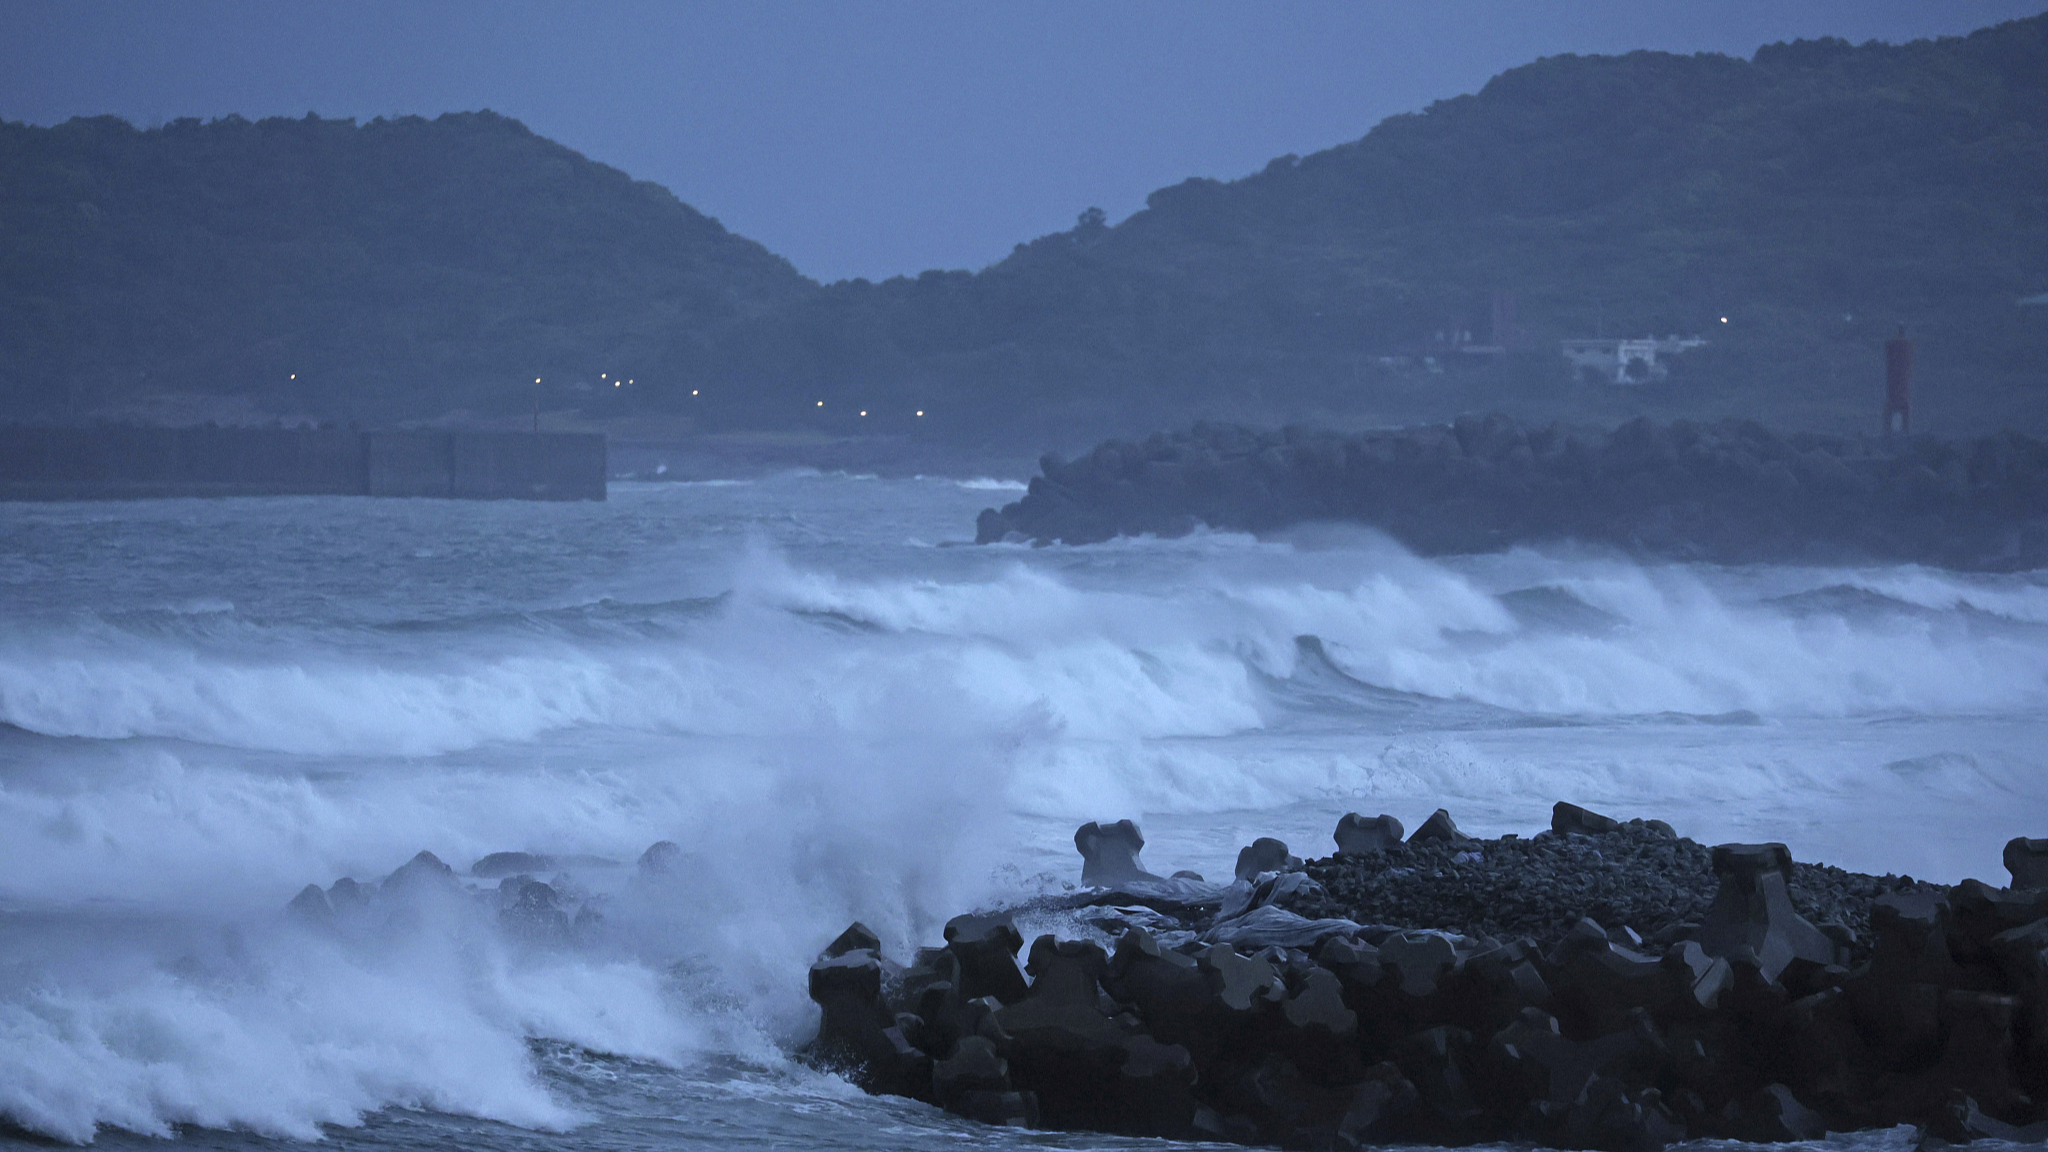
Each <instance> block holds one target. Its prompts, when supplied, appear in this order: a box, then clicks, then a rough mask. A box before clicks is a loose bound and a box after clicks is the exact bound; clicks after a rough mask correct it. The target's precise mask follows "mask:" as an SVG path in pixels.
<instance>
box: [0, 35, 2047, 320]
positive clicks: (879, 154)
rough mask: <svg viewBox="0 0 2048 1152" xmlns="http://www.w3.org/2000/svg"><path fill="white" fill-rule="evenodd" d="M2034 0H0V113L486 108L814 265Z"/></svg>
mask: <svg viewBox="0 0 2048 1152" xmlns="http://www.w3.org/2000/svg"><path fill="white" fill-rule="evenodd" d="M2044 7H2048V0H1770V2H1766V0H1733V2H1720V3H1715V2H1711V0H1690V2H1671V0H1583V2H1578V3H1522V2H1514V3H1510V2H1506V0H1427V2H1403V3H1393V2H1386V0H1380V2H1373V0H1349V2H1329V0H1293V2H1289V3H1284V4H1281V3H1215V2H1209V0H1123V2H1118V3H1074V2H1069V0H1032V2H1030V3H1007V4H992V3H965V2H939V0H868V2H862V3H846V4H827V3H823V2H819V0H745V2H733V3H717V4H709V3H705V4H681V3H656V2H652V0H616V2H612V3H587V4H577V5H570V4H553V3H550V4H543V3H533V2H527V0H491V2H488V3H472V2H468V0H462V2H445V0H410V2H402V3H394V2H387V0H352V2H349V3H340V2H335V0H328V2H297V0H178V2H176V3H173V2H169V0H0V21H4V22H5V24H6V25H8V26H9V31H8V33H7V34H6V35H4V36H0V118H5V119H9V120H27V121H30V122H32V123H38V124H49V123H54V122H56V121H59V120H62V119H65V118H67V117H69V116H73V115H90V114H96V113H107V112H111V113H114V114H117V115H120V116H125V117H127V118H129V119H131V120H134V121H136V122H137V123H139V124H145V125H147V124H150V123H154V122H159V121H162V120H166V119H170V118H173V117H177V116H201V117H213V116H219V115H225V114H227V113H230V112H237V113H240V114H242V115H244V116H248V117H251V118H252V119H253V118H258V117H262V116H268V115H294V116H296V115H303V114H304V113H306V112H308V111H314V112H318V113H320V114H321V115H323V116H355V117H358V118H360V119H368V118H370V117H373V116H379V115H393V114H400V113H419V114H423V115H429V116H431V115H435V114H438V113H441V112H445V111H451V110H462V109H474V108H485V107H488V108H493V109H496V110H497V111H499V112H503V113H505V114H507V115H510V116H516V117H518V118H519V119H520V120H523V121H525V122H526V124H527V125H529V126H530V127H532V128H533V129H534V130H535V131H536V132H539V133H541V134H542V135H545V136H548V137H551V138H553V139H556V140H559V141H561V142H562V143H564V144H566V145H568V146H570V147H572V148H575V149H577V150H578V151H581V152H583V153H584V154H585V155H588V156H590V157H592V158H593V159H597V160H601V161H604V162H605V163H608V164H612V165H615V166H617V167H619V168H622V169H624V170H625V171H627V172H629V173H631V174H633V175H634V176H637V177H641V178H644V179H649V180H654V181H657V182H659V183H661V184H664V185H667V186H668V187H669V188H671V189H673V190H674V191H675V193H676V194H677V195H678V196H680V197H682V198H683V199H684V200H686V201H688V202H689V203H691V204H693V205H695V206H696V207H698V208H699V209H701V210H703V211H705V212H707V213H709V214H711V215H713V216H716V217H718V218H719V219H720V220H722V221H723V222H724V223H725V225H726V226H727V227H728V228H731V229H733V230H734V231H736V232H739V233H741V234H743V235H746V236H750V237H753V238H754V239H756V240H759V241H761V242H762V243H764V244H766V245H767V246H768V247H769V248H771V249H773V250H775V251H776V252H779V253H781V254H782V255H784V256H787V257H789V258H790V260H792V261H793V262H794V263H795V264H796V266H797V267H798V268H799V269H801V270H802V271H803V272H805V273H806V274H808V275H811V276H815V277H819V278H821V279H826V280H831V279H838V278H841V277H849V276H867V277H870V278H880V277H884V276H889V275H893V274H896V273H906V272H908V273H914V272H916V271H919V270H921V269H924V268H930V267H949V268H958V267H966V268H978V267H981V266H983V265H985V264H988V263H990V262H991V261H994V260H997V259H1000V258H1001V257H1002V256H1003V255H1004V254H1006V253H1007V252H1008V251H1009V249H1010V246H1011V245H1012V244H1014V243H1016V242H1018V241H1022V240H1027V239H1030V238H1031V237H1034V236H1038V235H1042V234H1044V233H1046V232H1051V231H1056V230H1059V229H1063V228H1066V227H1068V226H1070V225H1071V224H1072V222H1073V219H1074V216H1075V215H1076V214H1077V213H1078V212H1080V211H1081V210H1082V209H1083V208H1086V207H1088V206H1090V205H1099V206H1100V207H1102V208H1103V209H1105V210H1107V211H1108V212H1109V214H1110V217H1111V219H1112V220H1115V219H1120V218H1122V217H1123V216H1125V215H1128V214H1129V213H1130V212H1132V211H1135V210H1136V209H1138V208H1139V207H1142V206H1143V204H1144V198H1145V194H1146V193H1147V192H1150V191H1151V190H1152V189H1154V188H1158V187H1160V186H1162V185H1166V184H1172V183H1176V182H1178V181H1180V180H1182V179H1184V178H1185V177H1188V176H1215V177H1220V178H1230V177H1235V176H1241V175H1243V174H1245V173H1248V172H1251V171H1253V170H1256V169H1257V168H1259V167H1261V166H1263V165H1264V164H1265V162H1266V161H1267V160H1269V159H1271V158H1272V157H1274V156H1278V155H1282V154H1284V153H1288V152H1297V153H1307V152H1312V151H1315V150H1317V149H1320V148H1325V147H1328V146H1330V145H1332V144H1336V143H1340V142H1342V141H1345V140H1351V139H1356V138H1357V137H1359V136H1362V135H1364V134H1365V132H1366V131H1367V130H1368V129H1369V128H1371V127H1372V126H1373V124H1375V123H1377V122H1378V121H1379V120H1381V119H1382V118H1384V117H1386V116H1389V115H1392V114H1394V113H1397V112H1403V111H1411V110H1415V109H1419V108H1421V107H1422V106H1424V105H1426V104H1428V103H1429V102H1430V101H1432V100H1436V99H1441V98H1444V97H1448V96H1455V95H1457V94H1459V93H1462V92H1469V91H1472V90H1474V89H1476V88H1477V87H1478V86H1479V85H1481V84H1482V83H1484V82H1485V80H1486V78H1487V77H1488V76H1491V75H1492V74H1494V73H1496V72H1499V71H1501V70H1502V69H1504V68H1508V67H1512V66H1513V65H1516V64H1520V63H1524V62H1526V61H1529V60H1531V59H1534V58H1536V57H1538V56H1544V55H1551V54H1555V53H1560V52H1581V53H1588V52H1623V51H1628V50H1630V49H1634V48H1657V49H1664V50H1667V51H1680V52H1693V51H1716V52H1730V53H1736V54H1741V55H1748V54H1749V53H1750V52H1752V51H1753V50H1754V49H1755V48H1756V46H1757V45H1758V44H1760V43H1768V42H1770V41H1774V40H1781V39H1792V38H1796V37H1802V36H1804V37H1812V36H1822V35H1837V36H1844V37H1847V38H1848V39H1851V40H1855V41H1862V40H1867V39H1882V40H1892V41H1897V40H1906V39H1912V38H1915V37H1920V36H1929V35H1944V34H1957V33H1962V32H1967V31H1969V30H1970V29H1972V28H1976V27H1981V26H1983V25H1985V24H1990V23H1996V22H1997V21H2000V20H2006V19H2012V18H2015V17H2019V16H2028V15H2033V14H2035V13H2037V12H2040V11H2042V10H2043V9H2044Z"/></svg>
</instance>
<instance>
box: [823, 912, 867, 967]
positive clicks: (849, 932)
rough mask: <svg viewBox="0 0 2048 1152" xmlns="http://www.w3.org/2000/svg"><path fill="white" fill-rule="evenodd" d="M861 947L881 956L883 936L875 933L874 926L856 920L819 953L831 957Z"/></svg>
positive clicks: (857, 949) (842, 954)
mask: <svg viewBox="0 0 2048 1152" xmlns="http://www.w3.org/2000/svg"><path fill="white" fill-rule="evenodd" d="M861 949H866V950H867V951H869V952H873V953H874V954H875V955H877V956H880V955H881V954H882V938H881V937H880V936H877V935H875V930H874V929H873V928H870V927H868V926H867V925H865V924H863V923H861V922H860V921H858V920H855V921H854V922H853V923H852V924H849V925H847V928H846V931H844V932H841V933H840V934H839V935H838V936H836V937H834V938H833V940H832V942H831V943H830V944H827V945H825V950H824V951H823V952H821V953H819V955H821V956H823V957H825V958H827V959H830V958H832V957H835V956H844V955H846V954H847V953H848V952H855V951H859V950H861Z"/></svg>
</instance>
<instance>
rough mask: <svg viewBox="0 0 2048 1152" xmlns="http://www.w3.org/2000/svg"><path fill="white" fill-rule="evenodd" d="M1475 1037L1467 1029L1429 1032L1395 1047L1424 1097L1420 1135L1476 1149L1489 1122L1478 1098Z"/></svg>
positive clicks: (1396, 1057) (1403, 1067) (1419, 1112)
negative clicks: (1474, 1082) (1472, 1144)
mask: <svg viewBox="0 0 2048 1152" xmlns="http://www.w3.org/2000/svg"><path fill="white" fill-rule="evenodd" d="M1473 1055H1474V1053H1473V1046H1472V1035H1471V1033H1469V1032H1467V1031H1465V1030H1464V1029H1463V1028H1456V1027H1452V1026H1449V1025H1438V1026H1437V1027H1434V1028H1425V1029H1423V1030H1422V1031H1420V1032H1417V1033H1415V1034H1414V1035H1412V1036H1409V1037H1407V1038H1405V1039H1403V1040H1402V1041H1401V1042H1400V1043H1398V1044H1396V1045H1395V1046H1394V1051H1393V1057H1394V1062H1395V1063H1396V1064H1398V1065H1400V1068H1401V1071H1402V1073H1403V1074H1404V1075H1406V1076H1407V1078H1408V1080H1409V1082H1411V1083H1413V1084H1414V1085H1415V1091H1416V1094H1417V1096H1418V1097H1419V1106H1418V1107H1417V1109H1416V1113H1417V1115H1418V1116H1419V1117H1420V1118H1421V1119H1422V1121H1423V1122H1422V1123H1421V1124H1419V1125H1418V1134H1419V1135H1421V1136H1422V1137H1423V1138H1424V1139H1427V1140H1431V1141H1433V1142H1436V1143H1443V1144H1463V1143H1470V1142H1471V1141H1472V1140H1474V1139H1476V1138H1478V1136H1479V1134H1480V1130H1481V1125H1482V1123H1483V1121H1484V1118H1485V1110H1484V1109H1483V1108H1481V1107H1480V1105H1479V1099H1478V1096H1477V1095H1476V1094H1475V1093H1474V1092H1473V1086H1472V1078H1473V1067H1472V1065H1473Z"/></svg>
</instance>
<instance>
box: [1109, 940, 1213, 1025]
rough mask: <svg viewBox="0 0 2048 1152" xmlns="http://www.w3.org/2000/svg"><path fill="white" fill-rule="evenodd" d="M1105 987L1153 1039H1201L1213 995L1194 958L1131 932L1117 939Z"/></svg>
mask: <svg viewBox="0 0 2048 1152" xmlns="http://www.w3.org/2000/svg"><path fill="white" fill-rule="evenodd" d="M1106 983H1107V984H1108V986H1109V990H1110V993H1111V994H1112V995H1113V996H1114V997H1115V998H1116V999H1117V1000H1118V1001H1119V1002H1120V1003H1123V1004H1127V1005H1130V1006H1131V1007H1133V1008H1135V1009H1136V1010H1137V1013H1138V1016H1139V1017H1140V1018H1141V1019H1143V1020H1144V1021H1146V1023H1147V1024H1148V1025H1149V1026H1150V1027H1151V1029H1152V1032H1153V1034H1154V1035H1156V1036H1158V1037H1160V1038H1161V1039H1164V1040H1170V1041H1173V1042H1176V1043H1186V1042H1195V1043H1200V1042H1201V1040H1202V1039H1203V1036H1202V1023H1201V1017H1202V1013H1203V1011H1204V1010H1205V1009H1206V1008H1207V1006H1208V1003H1209V999H1210V997H1211V995H1212V992H1211V989H1210V985H1209V981H1208V978H1207V977H1206V976H1205V975H1204V973H1203V971H1202V968H1201V966H1200V965H1199V964H1198V963H1197V962H1196V961H1195V959H1194V958H1193V957H1191V956H1186V955H1183V954H1181V953H1179V952H1175V951H1172V950H1170V949H1165V948H1161V947H1160V946H1159V943H1158V941H1157V940H1155V939H1153V937H1152V934H1151V933H1150V932H1147V931H1146V930H1144V929H1143V928H1133V929H1131V930H1130V931H1129V932H1126V933H1124V935H1123V937H1122V938H1121V939H1119V940H1118V941H1117V946H1116V954H1115V955H1114V956H1112V957H1111V958H1110V962H1109V976H1108V979H1107V981H1106Z"/></svg>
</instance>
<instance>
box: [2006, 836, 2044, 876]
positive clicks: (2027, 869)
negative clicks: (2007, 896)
mask: <svg viewBox="0 0 2048 1152" xmlns="http://www.w3.org/2000/svg"><path fill="white" fill-rule="evenodd" d="M2005 868H2006V871H2008V872H2010V873H2012V886H2013V887H2014V888H2048V840H2029V839H2027V838H2026V837H2025V836H2016V837H2014V838H2013V839H2011V840H2009V841H2007V842H2006V845H2005Z"/></svg>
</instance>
